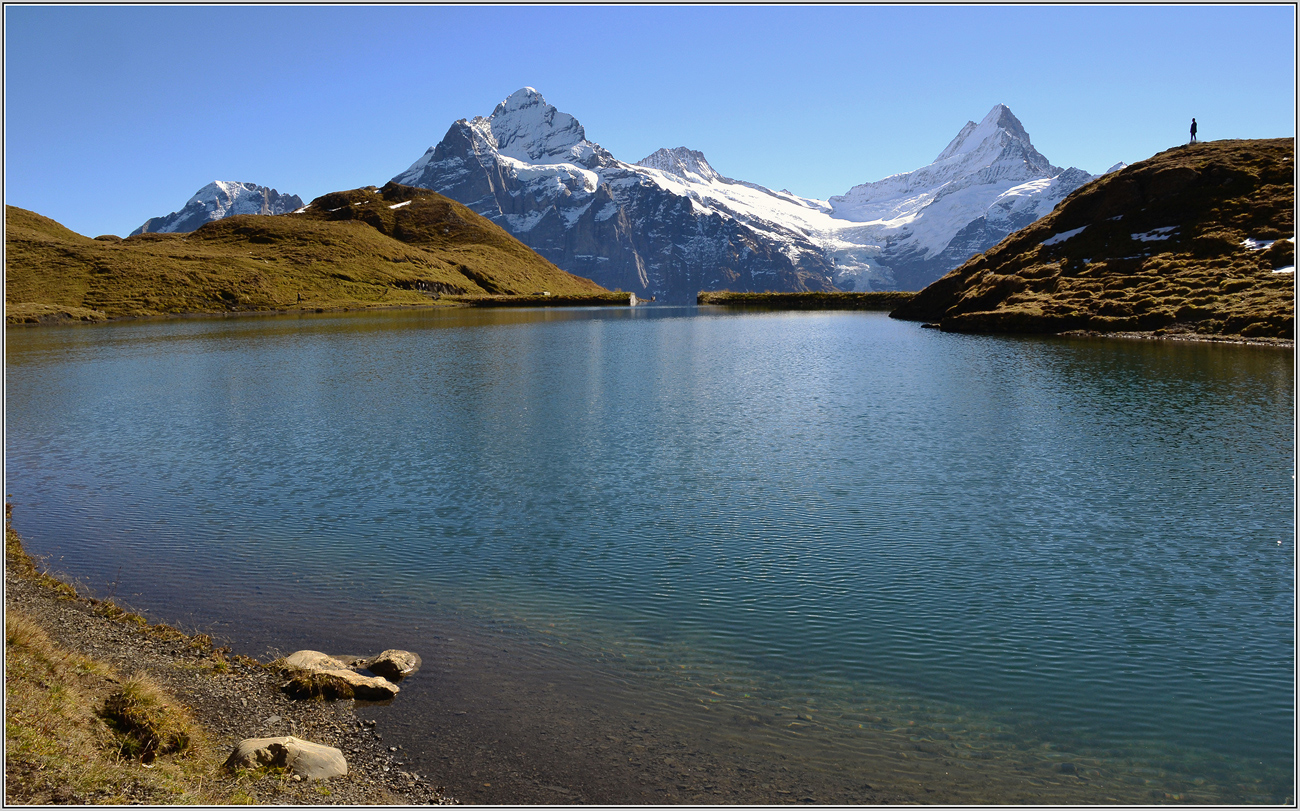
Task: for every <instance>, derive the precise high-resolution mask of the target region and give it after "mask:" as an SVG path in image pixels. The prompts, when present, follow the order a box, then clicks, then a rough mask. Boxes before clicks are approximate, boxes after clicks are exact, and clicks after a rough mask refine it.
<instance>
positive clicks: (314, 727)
mask: <svg viewBox="0 0 1300 811" xmlns="http://www.w3.org/2000/svg"><path fill="white" fill-rule="evenodd" d="M7 557H8V556H7ZM15 568H20V567H15V566H13V565H10V562H9V561H8V560H7V563H6V566H5V610H6V612H15V611H16V612H20V613H21V614H22V615H24V616H26V617H27V618H29V619H31V620H32V621H34V622H35V623H36V624H37V625H39V626H40V627H41V628H42V629H43V630H44V631H45V633H46V634H47V635H48V636H49V637H50V639H51V640H52V641H53V642H54V644H55V645H57V646H59V647H61V648H64V649H65V650H67V651H70V652H73V653H79V654H82V655H84V656H87V657H90V658H92V659H95V660H97V661H99V662H102V663H104V664H107V665H109V666H111V667H112V668H113V669H114V670H116V671H117V672H118V673H119V674H121V675H122V676H124V677H125V676H129V675H133V674H136V673H143V674H146V675H148V676H150V677H152V678H153V679H154V680H155V681H156V682H157V683H158V684H159V685H160V686H162V687H163V689H164V690H166V692H167V693H169V694H170V695H171V696H172V697H173V698H174V699H176V701H177V703H179V704H181V705H183V706H185V707H186V708H188V709H189V711H190V713H191V715H192V716H193V718H194V720H195V721H196V722H197V723H198V725H199V726H200V727H202V728H203V730H205V731H206V738H207V742H208V745H209V746H211V747H212V748H213V749H214V750H215V751H217V752H219V753H222V754H223V755H224V753H228V752H229V751H230V750H232V749H233V748H234V746H235V744H236V743H238V742H239V741H240V740H242V739H244V738H258V737H274V736H281V735H294V736H296V737H298V738H302V739H304V740H309V741H312V742H314V743H320V744H325V745H328V746H333V747H337V748H338V749H340V750H342V752H343V755H344V757H345V758H346V759H347V764H348V774H347V776H346V777H341V778H334V779H330V780H326V781H321V782H318V783H313V782H307V781H301V782H299V781H294V780H292V779H288V778H285V777H283V776H281V777H275V776H268V777H266V778H264V779H261V780H256V781H253V782H251V783H248V784H246V785H243V786H241V790H242V791H243V792H245V793H246V794H248V795H249V796H251V797H252V798H253V799H254V801H256V802H259V803H267V804H276V805H286V804H305V805H323V804H350V805H425V804H439V805H450V804H455V803H456V801H455V800H453V799H452V798H450V797H448V796H446V794H445V793H444V792H443V790H442V789H441V788H440V787H439V786H438V785H437V783H436V781H435V779H434V778H433V777H431V776H429V775H424V774H416V773H414V772H413V771H411V770H410V769H411V768H412V767H409V766H408V764H407V758H406V755H405V753H404V752H403V751H402V750H401V748H400V747H396V746H391V745H389V744H388V743H386V742H385V741H384V730H383V729H382V728H379V727H378V726H377V725H376V722H375V721H362V720H361V719H359V718H358V717H357V716H356V714H355V712H354V707H355V706H356V702H355V701H351V700H348V701H336V702H323V701H310V700H309V701H295V700H290V699H289V698H288V697H286V696H285V695H284V693H282V692H281V691H280V685H281V683H282V681H283V679H282V678H281V677H280V676H279V675H278V674H276V673H274V672H272V671H270V670H268V669H267V668H265V667H263V666H261V665H260V664H258V663H257V662H254V661H253V660H251V659H246V658H244V657H239V656H228V655H225V654H224V653H223V651H222V650H220V649H218V650H216V651H214V650H213V648H212V647H211V643H210V641H208V640H207V639H206V638H205V637H202V636H199V637H190V636H184V635H182V634H179V633H176V632H174V631H173V630H171V629H166V630H165V632H160V627H159V626H153V627H152V628H150V627H148V626H141V625H140V624H139V623H138V622H133V621H131V620H130V619H129V618H122V617H119V618H116V619H114V618H110V617H109V616H105V613H116V612H113V611H108V612H106V611H105V608H106V604H105V603H102V602H99V601H95V600H91V599H88V598H85V597H80V596H79V597H76V598H71V597H70V596H69V595H68V594H67V593H66V591H64V592H61V591H60V590H56V589H55V588H52V587H51V585H50V582H49V581H48V580H42V579H40V578H37V577H32V576H28V575H26V574H23V573H21V572H16V571H14V570H15ZM222 661H224V662H225V664H224V666H222V665H219V664H218V665H217V666H216V667H214V666H213V665H214V664H216V663H219V662H222ZM394 700H396V701H400V700H401V699H400V697H399V698H397V699H394ZM6 765H7V766H8V764H6ZM135 768H140V767H139V766H136V767H135ZM12 777H13V776H12V775H10V778H11V779H10V781H9V783H10V785H9V790H8V791H7V793H6V798H5V799H6V804H8V803H9V802H23V803H37V804H45V803H48V802H68V801H71V802H78V799H77V798H74V797H59V796H56V795H57V793H58V792H57V789H55V790H54V793H53V794H51V795H50V796H41V795H40V794H39V793H37V794H35V795H34V796H21V797H18V796H11V795H12V794H13V792H14V790H15V789H14V783H15V781H14V780H13V779H12ZM214 777H217V778H218V779H220V778H219V776H214ZM140 799H141V800H143V801H145V802H149V798H147V797H142V798H140Z"/></svg>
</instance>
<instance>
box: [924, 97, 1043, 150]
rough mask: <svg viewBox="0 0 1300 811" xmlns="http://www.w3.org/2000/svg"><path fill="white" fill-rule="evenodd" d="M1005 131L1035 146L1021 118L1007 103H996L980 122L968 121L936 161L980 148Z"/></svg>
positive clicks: (1028, 144) (1008, 134)
mask: <svg viewBox="0 0 1300 811" xmlns="http://www.w3.org/2000/svg"><path fill="white" fill-rule="evenodd" d="M1003 133H1005V134H1006V135H1007V136H1009V137H1011V138H1014V139H1015V140H1017V141H1022V142H1023V143H1024V144H1025V145H1026V146H1028V147H1029V148H1030V149H1032V148H1033V145H1032V144H1030V143H1029V133H1027V132H1025V128H1024V126H1023V125H1022V124H1021V123H1020V119H1018V118H1016V116H1015V114H1014V113H1012V112H1011V108H1010V107H1008V106H1007V105H1005V104H995V105H993V109H992V110H989V114H988V115H986V116H984V120H983V121H981V122H980V123H978V124H976V123H975V122H974V121H967V122H966V126H964V127H962V128H961V132H959V133H957V137H956V138H953V139H952V142H951V143H949V144H948V146H947V147H946V148H945V149H944V150H943V151H942V152H940V153H939V157H937V158H935V159H934V162H935V163H938V162H939V161H942V160H947V159H948V158H951V157H953V156H954V155H961V154H965V153H968V152H975V151H977V150H980V149H981V147H983V146H984V145H985V144H986V143H987V142H989V141H990V139H995V140H1001V139H1000V138H999V136H1001V135H1002V134H1003ZM1000 145H1001V144H999V146H1000Z"/></svg>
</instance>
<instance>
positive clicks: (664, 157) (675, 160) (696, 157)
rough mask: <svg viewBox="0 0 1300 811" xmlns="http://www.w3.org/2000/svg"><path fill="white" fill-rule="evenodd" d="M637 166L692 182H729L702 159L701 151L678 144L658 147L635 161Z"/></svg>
mask: <svg viewBox="0 0 1300 811" xmlns="http://www.w3.org/2000/svg"><path fill="white" fill-rule="evenodd" d="M636 165H637V166H644V167H646V168H647V169H658V170H659V171H661V172H663V173H665V174H669V175H673V176H674V177H678V178H681V179H682V180H685V181H689V182H692V183H714V182H719V183H729V182H731V181H730V180H729V179H728V178H725V177H723V176H722V175H720V174H718V172H717V170H716V169H714V168H713V167H712V166H710V165H709V162H708V161H707V160H705V159H704V153H703V152H697V151H695V150H694V149H687V148H686V147H684V146H679V147H677V148H676V149H659V150H656V151H655V152H654V153H653V154H650V155H647V156H646V157H644V158H642V159H641V160H639V161H637V162H636Z"/></svg>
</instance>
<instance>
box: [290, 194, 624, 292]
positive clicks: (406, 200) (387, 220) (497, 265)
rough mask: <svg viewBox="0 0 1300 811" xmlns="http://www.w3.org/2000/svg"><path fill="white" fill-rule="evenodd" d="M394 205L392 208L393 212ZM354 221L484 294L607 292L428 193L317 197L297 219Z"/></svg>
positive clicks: (464, 209)
mask: <svg viewBox="0 0 1300 811" xmlns="http://www.w3.org/2000/svg"><path fill="white" fill-rule="evenodd" d="M394 206H396V208H394ZM298 216H300V217H304V218H311V219H318V220H324V221H329V222H340V221H359V222H364V223H366V224H367V225H369V226H371V227H373V228H374V229H375V230H377V231H379V232H380V233H382V234H385V235H387V236H390V237H392V238H393V239H396V240H398V241H400V242H403V243H405V244H408V245H413V246H417V247H419V248H421V249H424V250H426V251H429V252H431V253H434V254H436V255H438V256H439V257H441V258H443V259H444V260H445V261H447V262H450V263H452V265H453V266H454V267H455V268H456V269H457V270H458V271H459V272H460V273H462V274H463V275H465V276H467V277H468V278H469V279H471V280H473V282H475V283H477V285H478V286H480V287H482V288H483V289H484V290H486V291H487V292H489V293H495V294H504V295H532V294H539V293H542V292H549V293H551V294H552V295H583V294H595V293H604V292H607V291H606V290H605V288H603V287H601V286H600V285H598V284H596V283H595V282H593V281H591V280H590V279H586V278H583V277H581V276H574V275H572V274H570V273H566V272H565V271H563V270H560V269H559V268H558V267H556V266H555V265H553V264H551V263H550V262H548V261H546V260H545V259H542V258H541V257H540V256H538V255H537V254H536V253H534V252H533V250H532V249H531V248H529V247H528V246H526V245H524V244H523V243H522V242H520V241H519V240H517V239H515V238H514V237H512V236H510V234H508V233H507V232H506V231H505V230H504V229H502V228H500V227H498V226H496V225H495V224H493V223H492V222H491V221H490V220H488V219H487V218H485V217H482V216H480V215H479V214H476V213H474V212H473V211H471V210H470V209H469V208H467V207H466V206H463V205H461V204H460V203H457V202H456V201H454V200H451V199H448V198H446V197H443V196H442V195H440V194H438V193H437V192H433V191H429V190H428V189H418V188H415V187H414V186H403V185H401V184H398V183H391V182H390V183H388V184H387V185H385V186H384V187H383V188H382V189H376V188H375V187H373V186H368V187H366V188H362V189H353V190H351V191H343V192H333V193H331V194H326V195H323V196H321V197H318V198H316V199H315V200H313V201H312V202H311V204H310V205H308V206H307V209H306V211H304V212H303V213H302V214H300V215H298Z"/></svg>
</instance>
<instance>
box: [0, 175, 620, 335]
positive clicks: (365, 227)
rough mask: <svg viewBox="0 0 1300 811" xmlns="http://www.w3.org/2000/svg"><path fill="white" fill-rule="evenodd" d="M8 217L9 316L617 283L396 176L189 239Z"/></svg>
mask: <svg viewBox="0 0 1300 811" xmlns="http://www.w3.org/2000/svg"><path fill="white" fill-rule="evenodd" d="M5 220H6V221H5V282H6V289H5V311H6V320H7V321H8V322H9V323H24V322H39V321H48V320H63V319H74V320H88V321H94V320H103V319H106V318H117V317H130V316H146V315H160V314H166V313H228V312H247V311H259V310H293V309H318V308H324V309H338V308H364V307H393V306H403V305H429V304H432V303H434V301H435V297H437V296H439V295H442V294H454V295H470V296H475V295H492V294H505V295H529V294H536V293H541V292H543V291H545V292H549V293H551V294H552V295H555V296H560V295H563V296H571V297H572V296H579V297H580V296H586V295H593V294H603V293H606V292H607V291H605V290H604V288H602V287H600V286H599V285H597V284H596V283H595V282H593V281H591V280H589V279H584V278H581V277H578V276H573V275H571V274H569V273H565V272H564V271H562V270H560V269H559V268H557V267H556V266H555V265H552V264H551V263H550V262H547V261H546V260H544V259H542V258H541V257H540V256H538V255H537V254H536V253H534V252H533V251H532V250H531V249H529V248H528V247H526V246H525V245H524V244H523V243H521V242H519V241H518V240H516V239H515V238H514V237H512V236H510V235H509V234H507V233H506V232H505V231H504V230H502V229H501V228H499V227H498V226H496V225H494V224H493V223H492V222H490V221H488V220H487V219H485V218H484V217H481V216H479V215H478V214H475V213H474V212H473V211H470V210H469V209H468V208H466V207H465V206H462V205H460V204H459V203H456V202H453V201H451V200H448V199H447V198H445V197H443V196H441V195H439V194H437V193H435V192H432V191H427V190H424V189H414V188H410V187H406V186H399V185H397V184H393V183H390V184H388V185H387V186H385V187H384V188H382V189H376V188H374V187H369V188H364V189H354V190H352V191H345V192H334V193H332V194H327V195H324V196H323V197H319V198H317V199H316V200H313V201H312V202H311V204H310V205H309V206H307V208H306V210H305V211H304V212H303V213H301V214H285V215H281V216H258V215H245V216H239V217H229V218H227V219H224V220H217V221H216V222H212V223H209V224H207V225H205V226H203V227H202V228H200V229H198V230H197V231H194V232H193V233H189V234H138V235H136V236H133V237H128V238H126V239H121V238H118V237H115V236H103V237H96V238H95V239H90V238H88V237H84V236H81V235H80V234H76V233H74V232H72V231H70V230H68V229H67V228H65V227H63V226H62V225H60V224H59V223H57V222H55V221H54V220H51V219H49V218H47V217H42V216H41V215H39V214H36V213H34V212H31V211H26V210H24V209H21V208H16V207H14V206H6V207H5Z"/></svg>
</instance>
